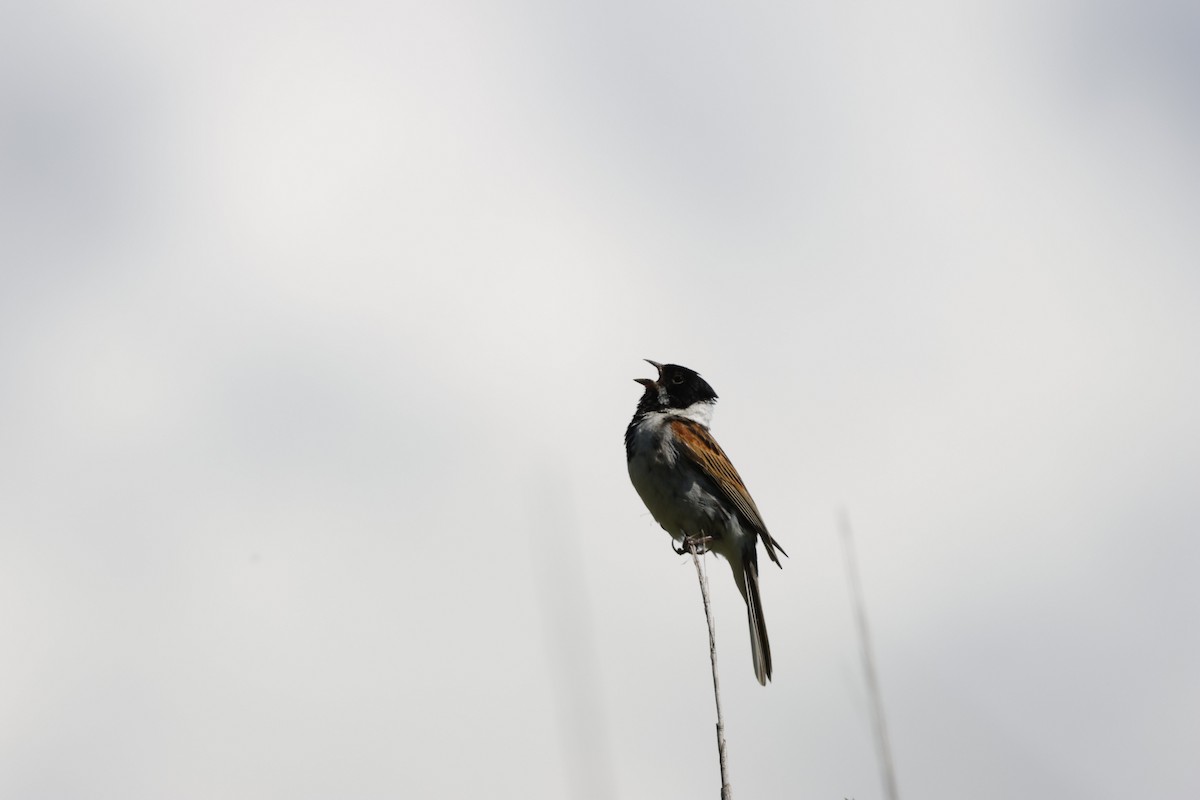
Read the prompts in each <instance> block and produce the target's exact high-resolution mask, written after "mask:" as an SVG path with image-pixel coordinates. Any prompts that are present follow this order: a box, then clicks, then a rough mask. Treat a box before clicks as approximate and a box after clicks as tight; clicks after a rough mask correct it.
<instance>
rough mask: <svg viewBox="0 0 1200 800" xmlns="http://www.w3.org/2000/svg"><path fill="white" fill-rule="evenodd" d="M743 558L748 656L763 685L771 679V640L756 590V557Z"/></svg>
mask: <svg viewBox="0 0 1200 800" xmlns="http://www.w3.org/2000/svg"><path fill="white" fill-rule="evenodd" d="M753 556H754V553H753V551H751V553H750V556H749V557H746V558H743V559H742V561H743V569H744V571H745V572H744V580H745V585H746V591H745V592H744V594H745V596H746V617H747V618H748V619H749V622H750V656H751V658H753V659H754V677H756V678H758V682H759V683H761V684H762V685H763V686H766V685H767V681H769V680H771V641H770V639H768V638H767V621H766V619H765V618H764V617H763V611H762V597H761V596H760V595H759V592H758V559H757V558H754V557H753Z"/></svg>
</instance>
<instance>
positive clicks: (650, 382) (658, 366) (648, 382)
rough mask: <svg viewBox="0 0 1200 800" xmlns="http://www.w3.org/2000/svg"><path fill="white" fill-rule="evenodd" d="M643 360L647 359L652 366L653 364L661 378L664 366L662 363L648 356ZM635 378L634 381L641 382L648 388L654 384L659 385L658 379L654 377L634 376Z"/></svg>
mask: <svg viewBox="0 0 1200 800" xmlns="http://www.w3.org/2000/svg"><path fill="white" fill-rule="evenodd" d="M642 360H643V361H645V362H646V363H647V364H650V365H651V366H653V367H654V368H655V369H656V370H658V375H659V377H660V378H661V377H662V368H663V365H662V364H660V363H658V362H657V361H651V360H650V359H648V358H644V359H642ZM633 380H634V382H636V383H640V384H641V385H642V386H645V387H646V388H647V389H649V388H651V387H653V386H658V381H656V380H654V379H653V378H634V379H633Z"/></svg>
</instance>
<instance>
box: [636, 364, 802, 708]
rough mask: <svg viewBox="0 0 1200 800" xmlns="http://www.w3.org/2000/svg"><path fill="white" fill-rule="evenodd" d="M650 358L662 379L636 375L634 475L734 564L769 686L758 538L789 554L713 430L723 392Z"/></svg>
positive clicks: (670, 517)
mask: <svg viewBox="0 0 1200 800" xmlns="http://www.w3.org/2000/svg"><path fill="white" fill-rule="evenodd" d="M646 360H647V361H649V363H650V364H652V365H653V366H654V367H655V368H656V369H657V370H658V379H657V380H652V379H650V378H635V379H634V380H636V381H637V382H638V383H640V384H642V385H643V386H644V387H646V389H645V392H644V393H643V394H642V397H641V399H640V400H639V401H638V405H637V411H636V412H634V415H633V420H632V421H631V422H630V423H629V427H628V428H626V429H625V456H626V459H627V460H628V462H629V479H630V480H631V481H633V488H635V489H637V493H638V494H639V495H640V496H641V498H642V502H643V503H645V504H646V508H648V509H649V510H650V513H651V514H652V515H653V516H654V519H655V521H657V522H658V524H659V525H661V526H662V527H663V529H664V530H665V531H666V532H667V533H669V534H671V537H672V538H673V539H675V540H678V541H680V542H684V541H686V540H691V541H693V542H696V543H698V544H700V545H702V546H703V547H704V548H705V549H708V550H712V551H713V552H715V553H716V554H717V555H719V556H721V557H723V558H724V559H725V560H726V561H728V562H729V566H730V568H731V569H732V570H733V579H734V580H735V581H736V582H737V587H738V591H739V592H741V593H742V599H743V600H745V601H746V616H747V617H748V619H749V622H750V654H751V656H752V657H753V659H754V676H755V677H756V678H758V682H759V683H761V684H762V685H763V686H766V685H767V681H769V680H771V643H770V640H769V639H768V638H767V623H766V620H765V619H764V618H763V610H762V596H761V594H760V593H759V590H758V542H759V540H762V543H763V548H764V549H765V550H766V551H767V555H768V556H769V557H770V559H771V560H772V561H774V562H775V563H776V564H777V565H779V566H780V567H782V566H783V565H782V564H780V562H779V556H778V555H776V551H778V552H779V553H783V555H785V556H786V555H787V553H785V552H784V550H783V548H782V547H780V546H779V542H777V541H775V539H774V538H773V537H772V536H771V534H769V533H768V532H767V526H766V524H765V523H764V522H763V519H762V514H760V513H759V511H758V506H757V505H756V504H755V503H754V498H752V497H751V496H750V492H748V491H747V490H746V484H745V483H743V482H742V478H741V476H740V475H738V472H737V470H736V469H734V467H733V464H732V463H731V462H730V461H729V456H727V455H725V451H724V450H722V449H721V446H720V445H719V444H717V440H716V439H714V438H713V435H712V434H711V433H710V432H709V430H708V426H709V423H710V422H711V420H712V413H713V407H714V406H715V405H716V401H717V393H716V392H714V391H713V388H712V387H711V386H709V385H708V382H707V381H706V380H704V379H703V378H701V377H700V375H699V374H698V373H697V372H696V371H695V370H691V369H688V368H687V367H681V366H679V365H678V364H659V363H658V362H656V361H650V360H649V359H646ZM677 552H680V553H682V552H684V551H683V550H682V549H679V550H677Z"/></svg>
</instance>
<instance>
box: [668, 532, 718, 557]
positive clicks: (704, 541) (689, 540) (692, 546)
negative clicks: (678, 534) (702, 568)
mask: <svg viewBox="0 0 1200 800" xmlns="http://www.w3.org/2000/svg"><path fill="white" fill-rule="evenodd" d="M712 540H713V537H711V536H706V535H704V534H700V535H696V536H685V537H683V547H674V546H672V548H671V549H673V550H674V551H675V552H676V553H678V554H679V555H683V554H684V553H693V552H694V553H696V554H697V555H704V554H705V553H707V552H708V543H709V542H711V541H712Z"/></svg>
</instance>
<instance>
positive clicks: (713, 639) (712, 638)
mask: <svg viewBox="0 0 1200 800" xmlns="http://www.w3.org/2000/svg"><path fill="white" fill-rule="evenodd" d="M684 546H685V547H687V550H688V552H689V553H691V554H692V563H693V564H695V565H696V577H697V578H698V579H699V581H700V595H701V597H703V598H704V617H705V619H707V620H708V657H709V660H710V661H711V662H712V676H713V697H715V698H716V701H717V756H718V758H719V759H720V762H721V800H733V787H732V786H731V785H730V783H729V764H728V761H727V760H726V755H725V717H724V715H723V714H722V713H721V679H720V677H719V675H718V674H717V629H716V626H715V625H714V624H713V615H712V603H711V602H710V601H709V594H708V570H707V569H705V568H704V567H703V566H701V559H700V555H699V552H698V550H697V547H696V542H695V541H694V540H693V539H691V538H689V539H687V540H686V541H685V542H684Z"/></svg>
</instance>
